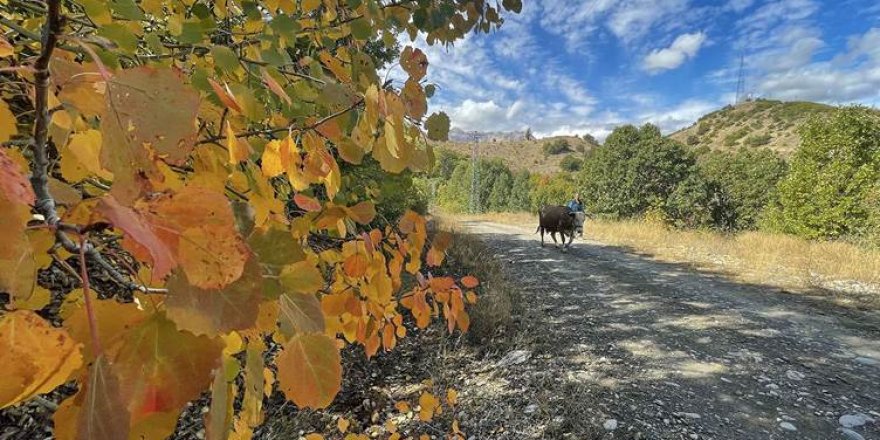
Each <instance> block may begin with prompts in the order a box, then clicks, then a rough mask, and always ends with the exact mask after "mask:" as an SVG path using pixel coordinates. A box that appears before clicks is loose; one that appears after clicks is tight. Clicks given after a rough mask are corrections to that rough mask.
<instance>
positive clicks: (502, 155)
mask: <svg viewBox="0 0 880 440" xmlns="http://www.w3.org/2000/svg"><path fill="white" fill-rule="evenodd" d="M558 140H565V141H567V142H568V144H569V145H570V146H571V148H570V150H569V151H564V152H561V153H558V154H546V155H545V153H544V145H545V144H548V143H551V142H554V141H558ZM436 147H439V148H445V149H448V150H452V151H455V152H456V153H460V154H464V155H468V156H469V155H470V154H471V148H472V147H473V142H454V141H449V142H440V143H438V144H436ZM592 147H593V145H592V144H591V143H590V142H588V141H586V140H584V139H582V138H579V137H575V136H556V137H549V138H543V139H535V140H525V139H499V138H488V139H482V140H481V141H480V156H481V157H488V158H499V159H501V160H502V161H503V162H504V164H505V165H507V166H508V167H509V168H510V169H511V170H513V171H520V170H527V171H529V172H531V173H540V174H550V173H555V172H557V171H559V170H560V167H559V163H560V162H561V161H562V159H563V158H564V157H565V156H567V155H569V154H574V155H576V156H578V157H582V156H583V153H584V152H585V151H588V150H589V149H590V148H592Z"/></svg>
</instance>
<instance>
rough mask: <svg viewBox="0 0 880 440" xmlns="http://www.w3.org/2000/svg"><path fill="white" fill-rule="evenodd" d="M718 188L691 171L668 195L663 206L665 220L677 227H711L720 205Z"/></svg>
mask: <svg viewBox="0 0 880 440" xmlns="http://www.w3.org/2000/svg"><path fill="white" fill-rule="evenodd" d="M717 192H718V190H717V188H714V186H713V185H711V184H710V183H709V182H706V180H705V179H703V177H702V176H701V175H700V174H699V173H696V172H694V173H691V174H690V175H689V176H688V177H687V178H685V179H684V180H683V181H681V182H680V183H679V184H678V185H677V186H676V187H675V190H674V191H672V193H671V194H670V195H669V197H668V198H667V200H666V203H665V206H664V213H665V217H666V220H667V222H670V223H672V224H674V225H675V226H677V227H684V228H701V227H711V226H714V225H715V223H716V218H717V216H718V211H719V209H720V208H721V207H720V203H719V202H720V198H719V197H718V196H717V194H716V193H717Z"/></svg>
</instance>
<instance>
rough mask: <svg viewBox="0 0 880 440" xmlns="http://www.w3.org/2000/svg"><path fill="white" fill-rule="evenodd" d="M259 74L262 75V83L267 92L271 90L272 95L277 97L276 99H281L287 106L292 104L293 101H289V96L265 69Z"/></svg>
mask: <svg viewBox="0 0 880 440" xmlns="http://www.w3.org/2000/svg"><path fill="white" fill-rule="evenodd" d="M261 73H262V75H263V82H265V83H266V86H267V87H269V90H271V91H272V93H274V94H276V95H278V97H279V98H281V99H283V100H284V102H286V103H287V105H291V104H293V101H291V100H290V96H288V95H287V92H285V91H284V88H283V87H281V84H278V81H275V78H272V75H269V72H268V71H267V70H266V69H265V68H263V69H261Z"/></svg>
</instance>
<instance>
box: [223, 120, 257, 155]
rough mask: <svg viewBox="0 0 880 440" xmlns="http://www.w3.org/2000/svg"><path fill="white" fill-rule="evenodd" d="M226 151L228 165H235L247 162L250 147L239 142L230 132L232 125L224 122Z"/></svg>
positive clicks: (233, 133)
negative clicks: (227, 152) (227, 151)
mask: <svg viewBox="0 0 880 440" xmlns="http://www.w3.org/2000/svg"><path fill="white" fill-rule="evenodd" d="M226 149H228V150H229V164H230V165H236V164H238V163H239V162H241V161H245V160H247V158H248V156H249V155H250V154H251V152H250V146H249V145H248V144H247V142H245V141H244V140H240V139H238V138H237V137H236V136H235V132H234V131H232V125H230V124H229V121H226Z"/></svg>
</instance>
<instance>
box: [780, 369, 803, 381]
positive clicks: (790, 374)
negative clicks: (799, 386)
mask: <svg viewBox="0 0 880 440" xmlns="http://www.w3.org/2000/svg"><path fill="white" fill-rule="evenodd" d="M785 377H787V378H789V379H790V380H804V378H805V377H807V376H806V375H805V374H804V373H801V372H800V371H794V370H788V371H786V372H785Z"/></svg>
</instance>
